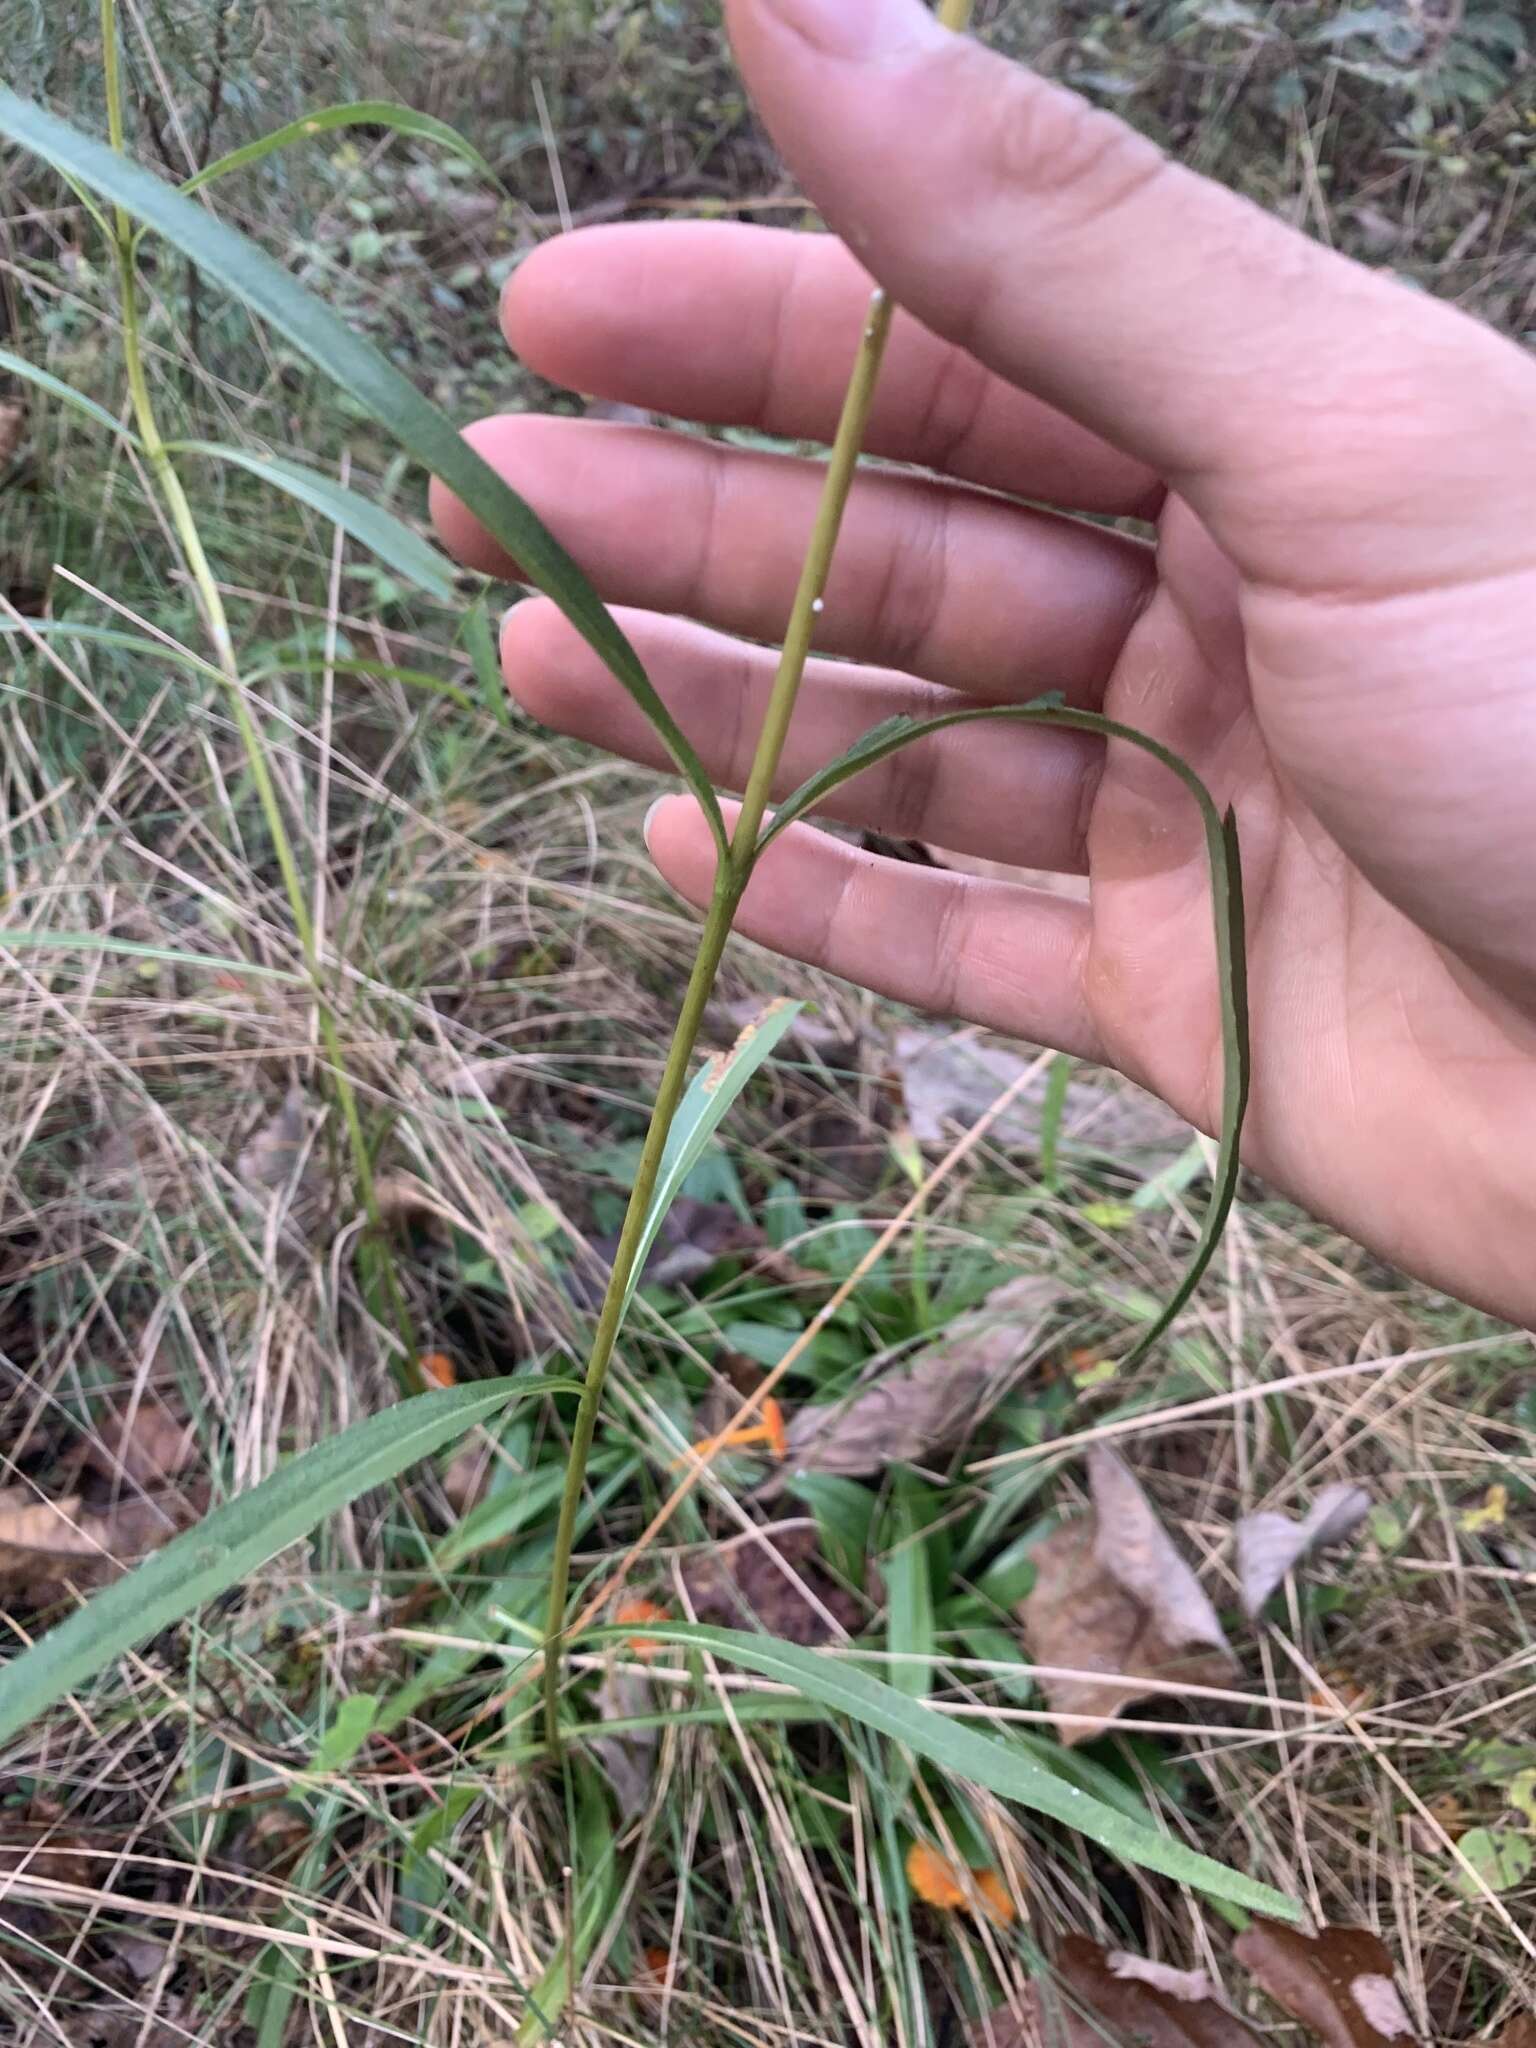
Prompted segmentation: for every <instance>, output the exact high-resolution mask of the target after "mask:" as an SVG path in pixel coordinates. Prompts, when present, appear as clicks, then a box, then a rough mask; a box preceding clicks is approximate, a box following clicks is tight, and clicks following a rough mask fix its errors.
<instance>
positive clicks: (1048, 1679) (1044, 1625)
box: [1019, 1448, 1235, 1747]
mask: <svg viewBox="0 0 1536 2048" xmlns="http://www.w3.org/2000/svg"><path fill="white" fill-rule="evenodd" d="M1088 1482H1089V1491H1090V1493H1091V1495H1092V1498H1093V1512H1092V1513H1091V1514H1088V1515H1083V1516H1080V1517H1079V1518H1078V1519H1077V1520H1076V1521H1073V1522H1069V1523H1067V1524H1066V1526H1065V1527H1064V1528H1061V1529H1057V1530H1056V1531H1054V1533H1053V1534H1051V1535H1050V1536H1048V1537H1046V1539H1045V1541H1044V1542H1043V1543H1040V1544H1037V1545H1036V1546H1035V1548H1034V1550H1033V1551H1032V1552H1031V1556H1032V1558H1033V1560H1034V1563H1035V1569H1036V1577H1035V1583H1034V1586H1033V1588H1032V1589H1031V1591H1030V1593H1029V1594H1028V1596H1027V1597H1026V1599H1025V1600H1024V1601H1023V1602H1022V1604H1021V1605H1020V1608H1019V1619H1020V1621H1021V1622H1022V1623H1023V1625H1024V1634H1025V1638H1026V1640H1027V1642H1028V1645H1029V1651H1030V1656H1031V1658H1032V1659H1033V1660H1034V1662H1035V1663H1036V1664H1040V1665H1044V1666H1047V1667H1050V1668H1052V1669H1054V1671H1055V1672H1056V1673H1057V1674H1058V1675H1056V1676H1047V1675H1046V1674H1045V1673H1042V1674H1041V1677H1040V1683H1041V1686H1042V1687H1043V1688H1044V1691H1045V1696H1046V1698H1047V1700H1048V1701H1049V1703H1050V1706H1051V1710H1052V1712H1053V1714H1056V1715H1058V1716H1060V1717H1061V1718H1060V1719H1059V1721H1058V1724H1057V1725H1058V1727H1059V1730H1060V1733H1061V1739H1062V1741H1063V1742H1064V1743H1066V1744H1067V1745H1068V1746H1069V1747H1070V1746H1071V1745H1073V1744H1074V1743H1079V1742H1086V1741H1088V1740H1090V1739H1091V1738H1092V1737H1093V1736H1095V1735H1099V1734H1102V1733H1103V1731H1104V1729H1106V1728H1107V1727H1108V1726H1109V1724H1110V1723H1111V1721H1113V1719H1114V1718H1115V1716H1116V1715H1117V1714H1119V1713H1120V1712H1122V1711H1123V1709H1124V1708H1126V1707H1127V1706H1129V1705H1130V1704H1131V1703H1132V1702H1133V1701H1135V1700H1139V1699H1144V1698H1146V1697H1147V1684H1148V1682H1149V1681H1151V1682H1152V1683H1153V1685H1154V1687H1161V1686H1166V1685H1178V1686H1190V1685H1214V1686H1220V1685H1225V1684H1227V1683H1228V1682H1229V1681H1230V1679H1231V1676H1232V1673H1233V1670H1234V1668H1235V1659H1234V1657H1233V1655H1232V1652H1231V1650H1230V1648H1229V1647H1228V1645H1227V1640H1226V1637H1225V1636H1224V1635H1223V1633H1222V1627H1221V1621H1220V1619H1219V1617H1218V1616H1217V1613H1216V1610H1215V1608H1214V1607H1213V1606H1212V1605H1211V1603H1210V1601H1209V1599H1208V1598H1207V1597H1206V1594H1205V1593H1204V1591H1203V1590H1202V1588H1201V1585H1200V1582H1199V1580H1198V1579H1197V1578H1196V1577H1195V1575H1194V1573H1193V1572H1192V1571H1191V1569H1190V1568H1189V1566H1188V1565H1187V1564H1186V1563H1185V1561H1184V1559H1183V1558H1182V1557H1181V1556H1180V1554H1179V1552H1178V1550H1177V1549H1176V1547H1175V1545H1174V1542H1173V1539H1172V1538H1171V1537H1170V1536H1169V1534H1168V1532H1167V1530H1166V1529H1165V1528H1164V1527H1163V1525H1162V1523H1161V1522H1160V1521H1159V1520H1158V1517H1157V1513H1156V1510H1155V1509H1154V1508H1153V1506H1152V1503H1151V1502H1150V1501H1149V1500H1148V1499H1147V1496H1146V1494H1145V1493H1144V1492H1143V1491H1142V1489H1141V1487H1140V1485H1139V1484H1138V1483H1137V1481H1136V1479H1135V1477H1134V1476H1133V1475H1132V1473H1131V1471H1130V1469H1129V1467H1128V1466H1126V1465H1125V1464H1124V1463H1123V1462H1122V1461H1121V1460H1120V1459H1119V1458H1118V1457H1116V1456H1115V1454H1114V1453H1113V1452H1112V1451H1109V1450H1105V1449H1103V1448H1100V1449H1097V1450H1095V1451H1094V1452H1092V1453H1091V1455H1090V1457H1089V1460H1088ZM1062 1673H1070V1674H1072V1675H1071V1676H1062V1675H1060V1674H1062Z"/></svg>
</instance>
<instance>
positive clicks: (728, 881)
mask: <svg viewBox="0 0 1536 2048" xmlns="http://www.w3.org/2000/svg"><path fill="white" fill-rule="evenodd" d="M892 314H893V308H892V305H891V302H890V300H889V299H888V298H887V296H886V294H885V293H884V292H883V291H876V292H875V294H874V296H873V297H872V298H871V300H870V303H869V314H868V318H867V320H866V322H865V326H864V336H863V340H862V341H861V343H860V345H859V352H858V357H857V359H856V361H855V363H854V369H853V376H852V379H851V381H850V383H849V386H848V395H847V397H846V399H845V400H844V402H843V412H842V418H841V420H840V421H839V423H838V429H837V438H836V440H835V441H834V442H833V445H832V454H831V458H830V460H829V461H828V464H827V474H826V481H825V482H824V484H823V486H822V493H821V502H820V506H819V508H818V511H817V515H816V525H815V528H814V530H813V532H812V534H811V542H810V547H809V549H808V551H807V553H806V558H805V567H804V568H803V570H802V571H801V574H800V583H799V588H798V589H797V591H796V593H795V601H794V605H793V607H792V609H791V612H790V619H789V627H788V630H787V632H786V633H785V636H784V651H783V653H782V655H781V656H780V658H779V667H778V673H777V674H776V675H775V677H774V682H773V689H772V692H771V694H770V696H769V699H768V709H767V711H766V713H765V714H764V717H763V729H762V732H761V734H760V735H759V737H758V742H757V748H756V751H755V753H754V754H753V757H752V767H751V770H750V772H749V773H748V776H747V786H746V789H745V790H744V791H743V793H742V800H741V810H740V813H739V815H738V817H737V819H736V825H735V829H734V830H733V832H732V834H731V845H730V855H729V858H728V859H727V860H726V861H724V862H723V863H722V864H721V869H720V872H719V873H718V875H717V877H716V881H715V893H714V896H713V899H712V900H711V902H710V906H709V914H708V917H707V918H706V919H705V923H704V930H703V932H702V934H701V935H700V939H699V950H698V952H697V954H696V955H695V956H694V962H693V971H692V973H691V974H690V975H689V977H688V987H687V990H686V992H685V994H684V996H683V1004H682V1009H681V1010H680V1012H679V1014H678V1019H677V1026H676V1029H675V1030H674V1032H673V1034H672V1044H671V1048H670V1050H669V1052H668V1054H667V1064H666V1067H665V1070H664V1071H663V1074H662V1078H661V1086H660V1088H659V1089H658V1091H657V1096H656V1102H655V1106H654V1108H653V1109H652V1111H651V1122H650V1128H649V1130H648V1131H647V1132H646V1139H645V1149H644V1151H643V1152H642V1154H641V1157H640V1165H639V1167H638V1169H637V1171H636V1174H635V1182H634V1186H633V1188H632V1189H631V1190H630V1197H629V1205H628V1207H627V1208H626V1210H625V1212H624V1227H623V1231H622V1233H621V1235H620V1238H619V1247H618V1250H617V1252H616V1253H615V1255H614V1261H613V1270H612V1272H611V1273H610V1274H609V1276H608V1287H607V1291H606V1293H605V1294H604V1296H603V1305H602V1309H601V1311H600V1313H599V1316H598V1323H597V1332H596V1335H595V1336H594V1338H593V1340H592V1351H591V1355H590V1356H589V1358H588V1360H587V1370H586V1377H585V1380H584V1382H583V1385H582V1394H581V1403H580V1406H579V1407H578V1408H577V1411H576V1423H575V1427H574V1429H573V1431H572V1434H571V1452H570V1458H569V1461H568V1465H567V1473H566V1482H565V1492H564V1494H563V1496H562V1498H561V1502H560V1521H559V1526H558V1529H557V1531H556V1535H555V1552H554V1559H553V1564H552V1568H551V1576H550V1586H549V1615H548V1619H547V1621H546V1623H545V1631H544V1728H545V1735H546V1738H547V1741H548V1744H549V1750H550V1754H551V1755H552V1756H554V1757H556V1758H557V1759H558V1758H559V1756H560V1754H561V1747H560V1683H561V1663H562V1652H563V1647H564V1646H563V1641H562V1638H563V1634H564V1629H565V1607H566V1597H567V1595H568V1593H569V1591H570V1578H571V1548H572V1544H573V1541H574V1536H575V1528H576V1516H577V1512H578V1509H579V1507H580V1504H581V1490H582V1487H583V1485H584V1484H585V1481H586V1471H587V1459H588V1456H589V1455H590V1453H591V1449H592V1439H593V1436H594V1434H595V1432H596V1429H597V1417H598V1411H599V1409H600V1407H601V1405H602V1399H603V1387H604V1384H605V1382H606V1381H607V1378H608V1367H609V1365H610V1363H611V1362H612V1359H613V1348H614V1344H615V1342H616V1341H617V1339H618V1334H619V1325H620V1324H621V1322H622V1321H623V1318H624V1306H625V1301H626V1299H627V1296H628V1292H629V1282H630V1275H631V1273H632V1272H633V1270H634V1265H635V1260H636V1257H637V1256H638V1252H639V1245H640V1238H641V1234H642V1232H643V1230H644V1227H645V1221H646V1216H647V1214H648V1212H649V1210H650V1205H651V1197H652V1195H653V1193H654V1192H655V1187H656V1177H657V1174H658V1173H659V1171H660V1168H661V1160H662V1154H663V1152H664V1151H665V1149H666V1143H667V1138H668V1135H669V1133H670V1132H671V1129H672V1120H673V1118H674V1116H675V1115H676V1114H677V1106H678V1104H679V1103H680V1102H681V1100H682V1097H683V1090H684V1088H685V1087H686V1085H687V1080H688V1065H689V1061H690V1060H691V1059H692V1057H693V1048H694V1043H695V1041H696V1040H697V1038H698V1035H699V1026H700V1024H701V1023H702V1022H703V1018H704V1009H705V1005H706V1004H707V1003H708V1001H709V998H710V995H711V993H712V992H713V990H714V986H715V976H716V974H717V973H718V971H719V967H720V960H721V956H722V955H723V953H724V952H725V942H726V940H727V939H728V938H729V937H730V935H731V926H732V924H733V922H734V921H735V917H736V911H737V908H738V906H739V905H740V902H741V899H742V897H743V895H744V894H745V893H746V888H747V884H748V882H749V881H750V880H751V878H752V868H753V865H754V863H755V861H756V859H757V853H758V834H759V832H760V830H761V828H762V823H763V818H764V815H765V813H766V811H767V807H768V798H769V795H770V793H771V791H772V788H773V778H774V776H775V775H776V774H777V772H778V766H779V760H780V757H781V755H782V754H783V751H784V742H785V740H786V739H787V738H788V736H789V723H790V719H791V718H792V716H793V715H794V709H795V699H796V697H797V696H798V695H799V691H800V685H801V682H802V681H803V680H804V677H805V664H806V661H807V659H808V657H809V655H810V651H811V642H812V640H813V639H814V637H815V633H816V627H817V623H818V621H819V619H820V617H821V612H822V608H823V603H824V592H825V590H826V587H827V578H828V575H829V574H830V572H831V568H832V557H833V554H834V552H835V550H836V547H837V539H838V535H839V533H840V532H841V530H842V524H843V514H844V512H845V511H846V510H847V506H848V494H849V491H850V489H851V488H852V485H853V478H854V472H855V470H856V469H857V468H858V462H859V451H860V449H861V448H862V447H863V444H864V432H865V429H866V427H867V426H868V423H869V411H870V406H871V404H872V402H873V400H874V395H875V383H876V380H877V378H878V377H879V374H880V364H881V360H882V358H883V356H884V354H885V345H886V341H887V339H888V338H889V336H890V331H891V319H892Z"/></svg>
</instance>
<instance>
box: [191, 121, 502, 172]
mask: <svg viewBox="0 0 1536 2048" xmlns="http://www.w3.org/2000/svg"><path fill="white" fill-rule="evenodd" d="M337 128H392V129H393V130H394V131H395V133H396V134H397V135H409V136H412V137H414V138H415V139H416V140H417V141H420V142H435V143H437V144H438V145H439V146H440V147H441V148H443V149H446V150H448V151H449V152H450V153H451V154H452V155H454V156H457V157H461V158H462V159H463V160H464V162H465V163H467V164H473V166H474V167H475V169H476V170H477V171H478V172H479V173H480V175H481V176H482V177H483V178H487V179H489V180H490V182H491V183H492V184H498V185H499V184H500V182H501V180H500V179H499V178H498V177H497V176H496V173H495V172H494V171H493V170H492V168H491V166H490V165H489V164H488V163H487V162H486V160H485V158H484V157H483V156H482V155H481V154H480V152H479V150H478V149H476V148H475V146H474V144H473V143H472V142H469V141H467V140H466V139H465V137H464V136H462V135H461V134H460V133H459V131H458V129H457V128H450V127H449V126H448V124H447V122H446V121H435V120H434V119H433V118H432V116H431V115H430V114H418V113H417V112H416V110H415V109H414V108H413V107H400V106H396V104H395V102H394V101H393V100H349V101H347V102H346V103H345V105H342V106H335V107H321V108H320V109H319V111H318V112H316V113H313V114H304V115H301V116H300V118H299V119H298V120H297V121H290V122H289V123H288V124H287V126H286V127H284V128H274V129H273V130H272V133H271V134H270V135H262V136H259V137H258V138H257V139H256V141H255V142H247V143H246V144H244V146H243V147H242V148H240V149H232V150H230V151H229V152H228V154H227V155H225V156H221V157H215V158H214V160H213V162H212V163H211V164H205V165H204V166H203V168H202V170H200V171H199V172H198V173H197V175H196V176H195V177H192V178H188V179H187V180H186V181H185V183H184V184H183V185H182V186H181V188H180V189H181V191H182V192H183V193H190V192H196V191H198V190H199V189H200V188H201V187H202V186H204V185H211V184H212V183H213V181H214V179H215V178H227V177H228V176H229V174H230V172H231V171H243V170H246V169H248V168H249V167H250V165H252V164H259V163H260V162H261V161H262V159H263V158H264V157H269V156H271V155H272V154H273V153H274V152H275V151H276V150H279V149H286V148H287V147H288V145H289V144H290V143H291V142H308V141H310V140H312V138H313V137H315V136H317V135H328V134H330V133H332V132H333V131H334V130H335V129H337Z"/></svg>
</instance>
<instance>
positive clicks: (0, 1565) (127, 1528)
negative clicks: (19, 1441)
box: [0, 1486, 196, 1607]
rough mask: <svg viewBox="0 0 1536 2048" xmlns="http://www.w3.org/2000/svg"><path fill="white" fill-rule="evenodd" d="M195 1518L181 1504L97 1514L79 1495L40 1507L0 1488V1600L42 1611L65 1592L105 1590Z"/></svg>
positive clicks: (122, 1504)
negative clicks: (97, 1588) (37, 1608)
mask: <svg viewBox="0 0 1536 2048" xmlns="http://www.w3.org/2000/svg"><path fill="white" fill-rule="evenodd" d="M195 1518H196V1515H195V1511H194V1509H193V1506H192V1504H191V1503H190V1502H188V1501H187V1500H186V1499H185V1498H182V1497H180V1496H177V1497H172V1498H166V1499H164V1500H153V1499H148V1498H145V1497H143V1496H140V1497H139V1498H138V1499H135V1500H120V1501H118V1502H116V1503H115V1504H114V1505H113V1506H111V1507H110V1508H105V1509H98V1508H88V1507H85V1506H84V1505H83V1504H82V1502H81V1499H80V1496H79V1494H70V1495H69V1496H68V1497H67V1498H66V1499H64V1500H59V1501H43V1500H39V1499H38V1498H37V1496H36V1494H34V1493H33V1492H32V1491H31V1489H30V1488H29V1487H24V1486H0V1600H6V1601H12V1602H19V1603H20V1604H21V1605H23V1606H26V1607H46V1606H48V1605H49V1604H50V1603H51V1602H53V1601H54V1600H57V1599H58V1598H60V1596H61V1595H62V1594H64V1593H65V1592H66V1591H68V1590H69V1589H70V1588H74V1589H76V1590H77V1591H80V1592H88V1591H90V1590H92V1589H94V1588H95V1587H97V1586H104V1585H107V1584H108V1583H109V1582H110V1581H111V1580H113V1579H115V1578H117V1577H119V1576H120V1574H121V1573H122V1572H124V1571H126V1570H127V1568H128V1566H129V1565H131V1564H134V1563H136V1562H137V1560H138V1559H139V1558H141V1557H144V1556H146V1555H147V1554H148V1553H149V1552H150V1551H151V1550H158V1549H159V1548H160V1546H161V1544H162V1543H169V1541H170V1540H171V1538H172V1537H173V1536H175V1535H176V1534H177V1533H178V1532H179V1531H180V1530H181V1529H183V1528H186V1527H187V1526H188V1525H189V1524H190V1522H191V1521H193V1520H195Z"/></svg>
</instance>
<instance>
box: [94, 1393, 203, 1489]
mask: <svg viewBox="0 0 1536 2048" xmlns="http://www.w3.org/2000/svg"><path fill="white" fill-rule="evenodd" d="M195 1449H196V1438H195V1434H194V1431H193V1428H192V1425H191V1423H190V1422H182V1421H178V1420H177V1418H176V1417H175V1416H174V1415H172V1414H171V1412H170V1411H169V1409H167V1408H163V1407H161V1406H160V1405H159V1403H158V1402H155V1401H152V1400H148V1399H146V1400H142V1401H130V1402H125V1403H123V1404H121V1405H119V1406H117V1407H115V1408H111V1409H109V1410H108V1411H107V1413H106V1414H105V1415H104V1416H103V1417H102V1418H101V1420H100V1421H99V1422H98V1423H97V1425H96V1429H95V1433H94V1435H93V1436H92V1437H91V1438H90V1439H89V1441H88V1442H87V1443H86V1445H85V1447H84V1462H85V1463H86V1464H87V1465H88V1466H89V1467H90V1468H91V1470H92V1471H93V1472H96V1473H98V1474H99V1475H100V1476H101V1477H102V1478H103V1479H105V1480H107V1481H109V1482H110V1483H111V1484H113V1485H121V1484H122V1482H123V1481H124V1480H125V1479H127V1480H130V1481H131V1482H132V1483H133V1484H134V1485H135V1486H163V1485H164V1484H165V1483H166V1481H167V1480H171V1479H176V1478H179V1477H180V1475H181V1474H182V1473H183V1472H185V1471H186V1469H187V1467H188V1466H189V1465H190V1464H191V1462H192V1458H193V1455H194V1452H195Z"/></svg>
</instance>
